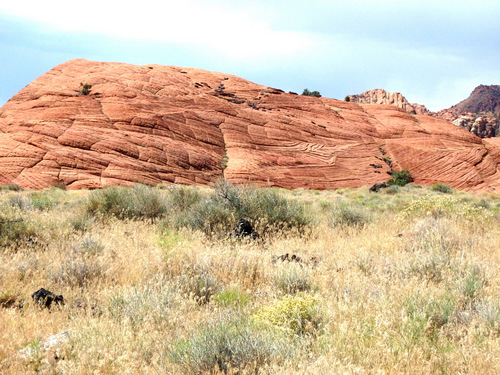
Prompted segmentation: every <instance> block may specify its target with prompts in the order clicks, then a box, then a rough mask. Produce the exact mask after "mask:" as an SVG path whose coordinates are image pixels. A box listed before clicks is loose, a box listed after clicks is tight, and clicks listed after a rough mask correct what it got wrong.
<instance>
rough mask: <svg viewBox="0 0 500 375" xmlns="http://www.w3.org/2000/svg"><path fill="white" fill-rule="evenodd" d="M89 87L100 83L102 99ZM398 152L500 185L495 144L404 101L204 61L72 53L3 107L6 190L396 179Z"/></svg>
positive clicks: (467, 183) (420, 165)
mask: <svg viewBox="0 0 500 375" xmlns="http://www.w3.org/2000/svg"><path fill="white" fill-rule="evenodd" d="M80 83H84V84H89V85H92V87H91V89H90V92H89V94H88V95H83V94H81V93H79V92H78V90H80V89H81V86H80ZM388 157H389V158H390V160H391V162H392V165H393V168H394V169H409V170H410V171H411V172H412V174H413V175H414V177H415V182H416V183H422V184H433V183H435V182H442V183H447V184H450V185H451V186H453V187H455V188H460V189H466V190H491V191H498V189H500V174H499V171H498V166H499V163H500V142H497V141H496V140H495V139H491V140H481V139H479V138H477V137H475V136H474V135H472V134H469V133H468V132H467V131H465V130H464V129H461V128H457V127H456V126H454V125H452V124H451V123H449V122H447V121H444V120H439V119H436V118H433V117H429V116H421V115H417V116H414V115H410V114H408V113H407V112H405V111H403V110H401V109H398V108H396V107H394V106H389V105H359V104H356V103H347V102H344V101H338V100H334V99H328V98H315V97H307V96H298V95H294V94H290V93H284V92H283V91H281V90H277V89H273V88H270V87H266V86H261V85H257V84H254V83H252V82H249V81H246V80H244V79H241V78H238V77H235V76H231V75H227V74H222V73H216V72H208V71H203V70H200V69H189V68H179V67H171V66H159V65H146V66H135V65H129V64H120V63H104V62H92V61H86V60H72V61H69V62H67V63H64V64H62V65H59V66H57V67H55V68H54V69H52V70H51V71H49V72H48V73H46V74H44V75H42V76H41V77H39V78H37V79H36V80H34V81H33V82H32V83H31V84H29V85H28V86H26V87H25V88H24V89H23V90H21V91H20V92H19V93H18V94H16V95H15V96H14V97H13V98H12V99H11V100H9V102H8V103H7V104H5V105H4V106H3V107H2V108H1V109H0V184H2V185H5V184H17V185H20V186H22V187H24V188H36V189H40V188H46V187H49V186H53V185H65V186H67V187H68V188H71V189H78V188H84V187H88V188H97V187H102V186H106V185H112V184H124V185H127V184H133V183H136V182H143V183H149V184H157V183H161V182H163V183H186V184H201V185H207V184H210V183H211V182H212V181H214V180H216V179H217V178H218V177H221V176H223V175H224V176H225V177H226V179H227V180H228V181H230V182H232V183H246V182H249V183H252V184H256V185H261V186H278V187H284V188H292V189H293V188H299V187H304V188H314V189H330V188H340V187H357V186H363V185H371V184H374V183H376V182H380V181H385V180H387V178H388V177H389V176H388V174H387V173H386V172H387V171H389V166H388V165H387V163H385V162H384V160H383V158H388ZM386 160H387V159H386ZM223 167H225V168H223Z"/></svg>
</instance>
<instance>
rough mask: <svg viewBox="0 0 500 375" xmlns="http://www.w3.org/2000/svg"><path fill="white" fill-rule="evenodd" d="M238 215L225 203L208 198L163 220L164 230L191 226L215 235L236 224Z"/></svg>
mask: <svg viewBox="0 0 500 375" xmlns="http://www.w3.org/2000/svg"><path fill="white" fill-rule="evenodd" d="M235 222H236V217H235V215H234V213H233V212H232V211H231V210H230V209H229V208H228V207H226V206H225V205H221V204H220V203H219V202H217V201H215V200H213V199H210V198H207V199H203V200H201V201H198V202H197V203H195V204H193V205H192V206H191V207H190V208H189V209H187V210H185V211H182V212H179V213H177V214H173V215H169V217H168V218H167V219H166V220H165V221H164V222H163V227H164V230H168V229H169V228H174V229H177V230H178V229H181V228H189V229H192V230H200V231H202V232H204V233H205V234H206V235H208V236H215V235H218V234H220V233H222V232H224V231H227V229H228V228H231V227H233V226H234V224H235Z"/></svg>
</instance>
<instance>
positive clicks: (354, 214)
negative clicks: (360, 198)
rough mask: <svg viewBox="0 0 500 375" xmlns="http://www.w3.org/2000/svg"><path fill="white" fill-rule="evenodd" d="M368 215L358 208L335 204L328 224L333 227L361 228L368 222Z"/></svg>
mask: <svg viewBox="0 0 500 375" xmlns="http://www.w3.org/2000/svg"><path fill="white" fill-rule="evenodd" d="M370 220H371V219H370V216H369V214H368V213H367V212H366V211H365V210H363V209H361V208H360V207H355V206H347V205H345V204H337V205H336V206H335V207H334V208H333V209H332V211H331V214H330V217H329V223H330V225H331V226H333V227H341V228H342V227H354V228H361V227H363V226H365V225H366V224H368V223H369V222H370Z"/></svg>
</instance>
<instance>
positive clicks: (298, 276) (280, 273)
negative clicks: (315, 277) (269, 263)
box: [273, 263, 314, 294]
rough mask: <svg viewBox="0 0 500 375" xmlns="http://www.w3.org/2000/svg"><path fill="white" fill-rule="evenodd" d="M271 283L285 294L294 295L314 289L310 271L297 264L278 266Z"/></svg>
mask: <svg viewBox="0 0 500 375" xmlns="http://www.w3.org/2000/svg"><path fill="white" fill-rule="evenodd" d="M273 281H274V284H275V285H276V286H277V287H278V289H279V290H281V291H282V292H283V293H285V294H296V293H298V292H307V291H311V290H313V289H314V287H313V283H312V280H311V275H310V270H309V269H308V268H305V267H302V265H301V264H297V263H289V264H281V265H279V266H278V269H277V270H276V272H275V275H274V278H273Z"/></svg>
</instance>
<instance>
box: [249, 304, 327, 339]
mask: <svg viewBox="0 0 500 375" xmlns="http://www.w3.org/2000/svg"><path fill="white" fill-rule="evenodd" d="M253 320H254V322H255V323H256V324H263V325H265V326H271V327H274V328H277V329H278V330H280V331H283V332H285V333H286V334H289V335H312V336H316V335H317V334H319V333H321V332H322V330H323V327H324V325H325V323H326V313H325V311H324V307H323V302H322V301H321V299H320V298H319V297H317V296H314V295H311V294H296V295H293V296H291V295H288V296H285V297H284V298H283V299H281V300H279V301H277V302H275V303H274V304H272V305H269V306H263V307H261V308H260V309H258V310H257V312H256V313H255V314H254V315H253Z"/></svg>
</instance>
